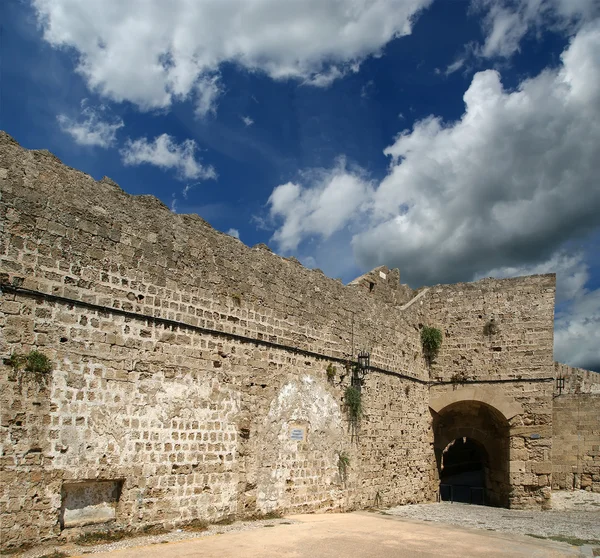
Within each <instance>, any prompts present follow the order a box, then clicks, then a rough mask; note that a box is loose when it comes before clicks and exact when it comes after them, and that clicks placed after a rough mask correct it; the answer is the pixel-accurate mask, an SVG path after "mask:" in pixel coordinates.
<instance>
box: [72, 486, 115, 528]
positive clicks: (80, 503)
mask: <svg viewBox="0 0 600 558" xmlns="http://www.w3.org/2000/svg"><path fill="white" fill-rule="evenodd" d="M123 482H124V481H123V479H118V480H86V481H80V482H72V483H64V484H63V486H62V503H61V508H60V528H61V529H68V528H69V527H82V526H84V525H92V524H96V523H107V522H109V521H114V520H115V519H116V517H117V504H118V503H119V498H120V497H121V491H122V489H123Z"/></svg>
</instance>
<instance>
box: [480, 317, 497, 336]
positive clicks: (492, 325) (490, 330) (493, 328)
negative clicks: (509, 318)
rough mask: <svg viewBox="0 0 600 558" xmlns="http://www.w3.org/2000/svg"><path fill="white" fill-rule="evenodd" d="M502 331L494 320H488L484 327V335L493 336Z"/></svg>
mask: <svg viewBox="0 0 600 558" xmlns="http://www.w3.org/2000/svg"><path fill="white" fill-rule="evenodd" d="M499 331H500V328H499V327H498V324H497V323H496V322H495V321H494V320H493V319H491V320H488V321H487V323H486V324H485V325H484V326H483V334H484V335H488V336H492V335H496V333H498V332H499Z"/></svg>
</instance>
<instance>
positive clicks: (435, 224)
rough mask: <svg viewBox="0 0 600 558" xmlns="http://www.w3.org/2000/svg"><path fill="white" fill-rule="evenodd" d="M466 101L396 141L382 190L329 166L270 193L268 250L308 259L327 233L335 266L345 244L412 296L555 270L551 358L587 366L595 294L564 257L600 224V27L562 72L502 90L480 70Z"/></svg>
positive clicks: (589, 29) (574, 260)
mask: <svg viewBox="0 0 600 558" xmlns="http://www.w3.org/2000/svg"><path fill="white" fill-rule="evenodd" d="M464 102H465V111H464V114H463V115H462V117H461V118H460V119H459V120H457V121H455V122H444V121H443V120H442V119H441V118H439V117H436V116H434V115H432V116H430V117H428V118H425V119H423V120H421V121H418V122H417V123H415V125H414V126H413V128H412V129H410V130H404V131H403V132H402V133H400V135H399V136H398V137H397V138H396V140H395V142H394V143H393V144H392V145H391V146H389V147H388V148H387V149H386V150H385V153H386V154H387V155H388V156H389V157H390V161H391V163H390V167H389V170H388V173H387V175H386V176H385V177H384V178H383V180H381V182H379V183H378V184H373V183H371V182H369V181H368V180H367V179H366V177H365V175H364V174H362V173H360V172H357V171H355V170H354V171H349V170H348V169H347V167H346V166H340V165H337V166H336V167H334V168H333V169H332V170H331V171H329V172H325V171H321V174H320V176H321V178H320V180H299V181H297V182H290V183H287V184H283V185H281V186H278V187H277V188H275V189H274V191H273V193H272V195H271V197H270V198H269V201H268V204H269V210H270V215H271V217H272V218H273V219H275V221H276V223H277V228H276V230H275V233H274V235H273V240H274V241H275V242H276V243H277V245H278V247H279V249H280V250H282V251H284V252H286V251H287V252H296V253H298V254H305V253H306V252H307V251H308V250H307V247H310V251H311V253H313V254H318V253H319V248H320V247H323V246H325V245H327V239H328V238H329V237H331V236H333V235H335V236H336V240H337V245H336V247H335V251H331V252H330V253H329V256H328V257H329V259H330V260H332V261H334V260H335V259H336V258H337V257H338V254H341V253H345V252H344V249H343V248H340V243H339V235H344V239H345V247H346V251H348V252H349V251H350V250H351V249H352V250H353V253H354V257H355V259H356V262H357V263H358V266H359V267H360V268H361V269H363V270H364V269H372V268H374V267H376V266H377V265H382V264H385V265H388V266H390V267H399V268H400V270H401V273H402V277H403V281H406V282H408V283H410V284H411V285H412V286H414V287H418V286H421V285H426V284H433V283H453V282H457V281H467V280H471V279H473V278H477V277H478V276H489V275H495V276H500V277H502V276H504V277H506V276H512V275H515V274H516V275H520V274H527V273H545V272H558V298H559V302H561V303H562V304H563V310H562V314H561V315H560V316H559V317H558V320H557V358H558V359H560V360H563V361H565V362H569V363H573V364H579V365H581V366H584V365H585V366H590V364H589V362H590V360H589V358H588V357H589V355H591V354H592V353H594V351H596V353H597V347H598V346H599V345H598V343H597V342H596V344H595V345H594V344H593V343H594V341H595V337H594V336H595V335H597V334H596V333H593V332H590V331H588V332H587V333H585V335H584V337H582V338H581V342H577V343H575V345H576V347H571V348H569V342H570V341H575V340H576V336H577V335H579V334H582V335H583V333H582V331H583V329H585V328H586V327H587V326H586V324H587V325H588V326H590V328H591V326H593V325H594V324H597V321H598V320H599V319H600V312H599V311H598V309H597V304H596V300H597V299H596V297H598V293H597V291H590V292H588V291H586V289H585V285H586V281H587V280H588V275H589V271H588V269H587V266H586V265H585V262H584V260H583V259H582V256H580V255H578V254H568V253H566V252H565V251H564V248H563V247H564V246H565V243H567V242H568V241H569V240H572V239H575V238H582V237H585V236H586V235H588V234H589V233H590V232H592V231H594V230H597V228H598V226H599V225H600V188H599V187H598V176H600V110H599V107H600V21H598V22H595V23H593V24H590V25H587V26H585V27H583V28H582V29H581V30H580V31H579V32H578V33H577V35H576V36H575V37H574V38H573V39H572V41H571V44H570V45H569V46H568V48H567V49H566V50H565V52H564V53H563V55H562V64H561V65H560V66H559V67H557V68H552V69H547V70H545V71H543V72H541V73H540V74H539V75H538V76H536V77H534V78H531V79H526V80H524V81H523V82H522V83H521V84H520V85H519V86H518V87H517V88H516V89H515V90H512V91H507V90H505V89H504V88H503V86H502V83H501V80H500V76H499V74H498V73H497V72H495V71H489V70H488V71H484V72H480V73H477V74H476V75H475V76H474V77H473V80H472V82H471V84H470V86H469V88H468V90H467V91H466V93H465V95H464ZM335 186H337V187H335ZM330 191H334V192H336V194H337V195H336V196H335V197H334V198H333V201H329V199H328V197H327V194H328V193H329V192H330ZM326 215H331V217H330V218H329V219H327V218H326ZM323 258H324V259H326V258H327V256H326V255H325V256H323ZM320 263H321V262H320V261H317V264H320ZM582 324H583V325H582ZM591 329H593V328H591ZM596 331H599V329H598V328H596ZM586 336H587V337H586ZM586 339H587V341H586ZM588 342H589V343H590V344H588V345H586V343H588ZM576 351H580V352H581V354H575V352H576Z"/></svg>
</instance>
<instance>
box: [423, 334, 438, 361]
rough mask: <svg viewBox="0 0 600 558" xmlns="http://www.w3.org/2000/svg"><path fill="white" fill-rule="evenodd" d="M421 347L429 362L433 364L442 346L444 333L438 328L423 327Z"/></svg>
mask: <svg viewBox="0 0 600 558" xmlns="http://www.w3.org/2000/svg"><path fill="white" fill-rule="evenodd" d="M421 346H422V347H423V354H424V355H425V358H426V359H427V362H428V363H429V364H431V362H432V361H433V360H434V359H435V357H436V356H437V355H438V353H439V351H440V347H441V346H442V332H441V331H440V330H439V329H437V328H436V327H429V326H425V327H423V329H422V330H421Z"/></svg>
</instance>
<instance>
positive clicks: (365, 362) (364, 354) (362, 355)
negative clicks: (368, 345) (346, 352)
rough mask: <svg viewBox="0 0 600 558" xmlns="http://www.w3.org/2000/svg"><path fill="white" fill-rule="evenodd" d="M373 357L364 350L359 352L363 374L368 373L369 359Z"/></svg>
mask: <svg viewBox="0 0 600 558" xmlns="http://www.w3.org/2000/svg"><path fill="white" fill-rule="evenodd" d="M370 359H371V355H370V354H369V353H368V352H367V351H365V350H363V351H361V352H360V353H358V367H359V368H360V369H361V371H362V373H363V374H366V373H367V371H368V369H369V361H370Z"/></svg>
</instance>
